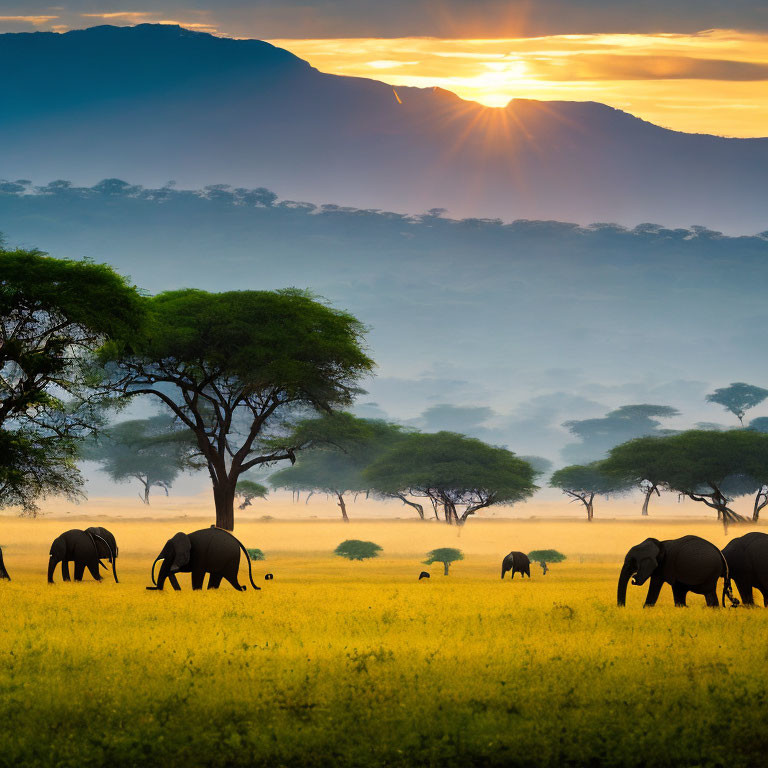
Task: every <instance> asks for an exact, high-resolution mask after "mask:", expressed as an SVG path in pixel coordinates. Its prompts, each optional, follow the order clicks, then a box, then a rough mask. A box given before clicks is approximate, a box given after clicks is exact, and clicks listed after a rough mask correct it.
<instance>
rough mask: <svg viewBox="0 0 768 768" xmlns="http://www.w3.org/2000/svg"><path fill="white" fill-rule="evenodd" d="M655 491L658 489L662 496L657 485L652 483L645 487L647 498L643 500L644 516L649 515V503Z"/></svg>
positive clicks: (657, 491) (657, 493) (657, 492)
mask: <svg viewBox="0 0 768 768" xmlns="http://www.w3.org/2000/svg"><path fill="white" fill-rule="evenodd" d="M654 491H656V495H657V496H661V494H660V493H659V489H658V488H657V487H656V486H655V485H651V486H650V487H646V489H645V499H644V500H643V517H648V504H649V503H650V501H651V496H653V492H654Z"/></svg>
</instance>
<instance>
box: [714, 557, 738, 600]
mask: <svg viewBox="0 0 768 768" xmlns="http://www.w3.org/2000/svg"><path fill="white" fill-rule="evenodd" d="M717 551H718V552H720V557H722V558H723V569H724V570H723V596H722V598H721V600H720V603H721V605H722V606H723V608H725V598H726V597H727V598H728V599H729V600H730V601H731V608H735V607H736V606H737V605H738V604H739V601H738V599H737V598H735V597H734V596H733V587H732V586H731V572H730V569H729V568H728V561H727V560H726V559H725V555H724V554H723V552H722V550H720V549H718V550H717Z"/></svg>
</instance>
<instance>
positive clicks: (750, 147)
mask: <svg viewBox="0 0 768 768" xmlns="http://www.w3.org/2000/svg"><path fill="white" fill-rule="evenodd" d="M20 60H22V61H24V62H25V66H24V67H23V68H22V69H20V68H19V67H18V62H19V61H20ZM0 67H3V68H4V69H5V71H15V72H16V76H15V77H14V78H6V79H5V80H4V81H2V82H0V105H3V106H0V176H2V177H5V178H13V177H23V178H30V177H32V178H36V179H40V180H42V179H48V180H51V179H54V178H71V179H73V180H74V181H76V182H78V183H93V182H95V181H96V180H98V179H101V178H104V177H112V176H116V177H130V178H134V179H136V180H137V181H139V182H141V183H143V184H147V185H160V184H162V183H164V182H165V181H167V180H168V179H175V180H176V181H178V182H179V183H180V184H182V185H184V186H187V187H200V186H204V185H205V184H208V183H211V182H212V181H220V180H223V181H227V182H229V183H232V184H235V185H242V186H256V185H259V186H267V187H270V188H271V189H274V190H275V191H277V192H278V193H279V194H280V195H281V196H282V197H292V198H303V199H308V200H313V201H327V200H334V201H336V202H338V203H339V204H343V205H354V206H357V207H361V208H367V207H375V208H388V209H392V210H399V211H408V212H419V211H423V210H427V209H430V208H435V207H444V208H447V209H448V210H450V212H451V214H452V215H455V216H459V217H467V216H498V217H501V218H504V219H505V220H510V219H514V218H540V219H563V220H574V221H577V222H580V223H588V222H589V221H607V220H611V221H618V222H620V223H622V224H627V225H632V224H637V223H640V222H642V221H650V220H653V221H660V222H661V223H663V224H666V225H690V224H703V225H706V226H713V227H715V228H718V229H723V230H725V231H730V232H740V231H743V232H749V231H761V230H764V229H765V228H766V224H768V222H767V221H766V218H767V217H766V215H765V211H766V210H768V192H767V191H766V190H767V189H768V184H766V181H768V174H766V171H767V170H768V138H753V139H732V138H726V137H719V136H714V135H709V134H689V133H683V132H678V131H671V130H670V129H667V128H663V127H661V126H657V125H655V124H653V123H650V122H648V121H645V120H643V119H642V118H639V117H636V116H634V115H631V114H630V113H627V112H624V111H622V110H619V109H617V108H615V107H611V106H609V105H604V104H601V103H599V102H578V101H552V102H542V101H536V100H531V99H512V100H510V102H509V103H508V104H507V105H506V106H505V107H498V108H494V107H485V106H483V105H480V104H478V103H476V102H472V101H466V100H463V99H461V98H460V97H458V96H457V95H456V94H453V93H452V92H450V91H446V90H444V89H439V88H426V89H424V88H412V87H397V88H396V91H397V94H398V97H399V98H400V100H401V102H402V103H398V101H397V99H396V97H395V94H394V93H393V89H392V87H391V86H389V85H386V84H384V83H381V82H380V81H376V80H369V79H366V78H358V77H354V78H353V77H341V76H337V75H330V74H327V73H323V72H320V71H318V70H317V69H315V68H314V67H312V66H311V65H309V64H308V63H307V62H305V61H303V60H302V59H300V58H298V57H296V56H294V55H293V54H291V53H290V52H289V51H285V50H284V49H281V48H278V47H276V46H273V45H271V44H269V43H265V42H263V41H259V40H236V39H231V38H222V37H216V36H213V35H210V34H208V33H205V32H199V31H196V30H188V29H185V28H184V27H180V26H175V25H158V24H142V25H137V26H135V27H116V26H113V25H102V26H98V27H91V28H88V29H84V30H71V31H69V32H65V33H55V32H33V33H9V34H5V35H0ZM12 68H13V69H12Z"/></svg>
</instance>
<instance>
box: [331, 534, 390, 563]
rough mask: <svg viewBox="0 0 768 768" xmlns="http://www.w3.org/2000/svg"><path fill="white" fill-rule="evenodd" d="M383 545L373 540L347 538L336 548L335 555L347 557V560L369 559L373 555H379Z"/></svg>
mask: <svg viewBox="0 0 768 768" xmlns="http://www.w3.org/2000/svg"><path fill="white" fill-rule="evenodd" d="M379 552H381V547H380V546H379V545H378V544H374V543H373V542H372V541H360V539H347V540H346V541H342V542H341V544H339V546H338V547H336V549H334V550H333V553H334V554H335V555H338V556H339V557H345V558H346V559H347V560H368V559H369V558H371V557H378V556H379Z"/></svg>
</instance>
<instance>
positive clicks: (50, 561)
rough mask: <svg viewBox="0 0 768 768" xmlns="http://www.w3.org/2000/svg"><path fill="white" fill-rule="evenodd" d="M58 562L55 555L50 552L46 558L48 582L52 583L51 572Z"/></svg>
mask: <svg viewBox="0 0 768 768" xmlns="http://www.w3.org/2000/svg"><path fill="white" fill-rule="evenodd" d="M58 564H59V561H58V560H57V558H56V555H54V554H53V552H51V556H50V558H49V559H48V583H49V584H53V572H54V571H55V570H56V566H57V565H58Z"/></svg>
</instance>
